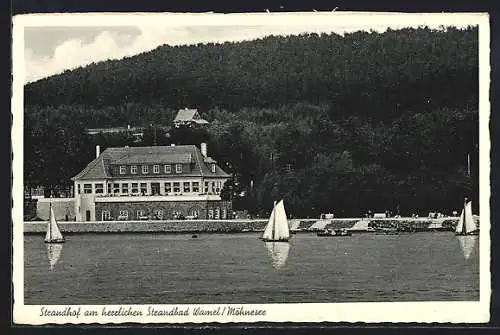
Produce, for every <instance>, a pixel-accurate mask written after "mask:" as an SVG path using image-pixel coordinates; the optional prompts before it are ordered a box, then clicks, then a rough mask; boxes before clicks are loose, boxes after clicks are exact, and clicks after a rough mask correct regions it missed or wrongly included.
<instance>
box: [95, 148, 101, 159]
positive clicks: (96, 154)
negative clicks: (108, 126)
mask: <svg viewBox="0 0 500 335" xmlns="http://www.w3.org/2000/svg"><path fill="white" fill-rule="evenodd" d="M100 154H101V147H100V146H98V145H96V146H95V158H97V157H99V155H100Z"/></svg>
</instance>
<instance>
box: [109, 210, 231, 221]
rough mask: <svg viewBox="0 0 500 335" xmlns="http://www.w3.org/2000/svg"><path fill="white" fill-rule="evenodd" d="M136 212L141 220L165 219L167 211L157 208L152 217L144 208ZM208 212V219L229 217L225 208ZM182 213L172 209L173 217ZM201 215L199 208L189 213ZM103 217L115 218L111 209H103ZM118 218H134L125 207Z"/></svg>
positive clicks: (194, 215)
mask: <svg viewBox="0 0 500 335" xmlns="http://www.w3.org/2000/svg"><path fill="white" fill-rule="evenodd" d="M131 214H132V213H131ZM135 214H136V216H135V218H136V219H139V220H146V219H153V220H163V219H164V218H165V211H164V210H163V209H157V210H155V211H153V213H152V216H151V217H150V216H148V215H147V213H146V211H145V210H142V209H140V210H137V211H136V213H135ZM207 214H208V219H226V218H227V211H226V209H225V208H222V209H219V208H215V209H209V210H208V213H207ZM181 215H182V214H181V213H180V212H178V211H172V217H173V218H179V217H180V216H181ZM199 215H200V213H199V212H198V210H192V211H191V212H190V213H189V216H190V217H189V218H192V219H198V218H199ZM101 219H102V220H103V221H109V220H113V218H112V216H111V211H109V210H104V211H102V213H101ZM117 219H118V220H128V219H132V218H131V217H129V211H128V210H126V209H124V210H120V211H119V215H118V217H117Z"/></svg>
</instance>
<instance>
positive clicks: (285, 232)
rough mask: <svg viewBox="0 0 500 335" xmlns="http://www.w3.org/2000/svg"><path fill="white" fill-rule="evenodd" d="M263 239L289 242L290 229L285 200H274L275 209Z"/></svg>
mask: <svg viewBox="0 0 500 335" xmlns="http://www.w3.org/2000/svg"><path fill="white" fill-rule="evenodd" d="M261 239H262V240H263V241H265V242H288V240H289V239H290V229H289V227H288V219H287V217H286V212H285V206H284V205H283V200H281V201H280V202H278V203H277V204H276V202H274V206H273V211H272V212H271V215H270V217H269V221H268V222H267V226H266V228H265V229H264V234H262V237H261Z"/></svg>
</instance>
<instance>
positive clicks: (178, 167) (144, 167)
mask: <svg viewBox="0 0 500 335" xmlns="http://www.w3.org/2000/svg"><path fill="white" fill-rule="evenodd" d="M137 168H138V166H137V165H131V166H130V173H131V174H137V171H138V169H137ZM163 171H164V172H165V173H172V165H170V164H165V165H163ZM141 172H142V174H148V173H149V165H141ZM126 173H127V166H125V165H121V166H120V174H126ZM153 173H156V174H158V173H160V165H159V164H155V165H153ZM175 173H182V164H175Z"/></svg>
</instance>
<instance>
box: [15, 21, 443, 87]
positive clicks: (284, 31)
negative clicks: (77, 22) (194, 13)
mask: <svg viewBox="0 0 500 335" xmlns="http://www.w3.org/2000/svg"><path fill="white" fill-rule="evenodd" d="M120 22H122V23H123V22H126V20H121V21H120ZM304 22H307V24H303V25H302V24H297V23H296V22H295V23H294V24H288V25H286V24H284V25H276V24H256V25H241V26H239V25H237V24H232V25H222V24H221V25H193V24H190V25H161V24H157V23H156V22H155V24H147V23H144V21H142V22H141V24H137V25H132V24H131V25H126V26H124V25H121V26H118V25H117V26H110V25H101V26H98V25H96V26H92V25H90V26H89V25H88V24H87V25H85V26H83V25H82V26H73V25H72V26H50V25H49V26H27V27H25V28H24V61H25V71H24V72H25V73H24V82H25V83H28V82H32V81H36V80H39V79H42V78H46V77H49V76H52V75H55V74H58V73H61V72H64V71H65V70H71V69H74V68H77V67H80V66H85V65H88V64H91V63H92V62H99V61H104V60H108V59H121V58H123V57H129V56H133V55H137V54H140V53H143V52H146V51H150V50H153V49H155V48H157V47H158V46H161V45H164V44H167V45H172V46H174V45H186V44H197V43H208V42H212V43H223V42H226V41H242V40H252V39H257V38H262V37H265V36H268V35H297V34H301V33H310V32H315V33H332V32H334V33H337V34H344V33H346V32H353V31H359V30H374V31H378V32H383V31H385V30H387V28H389V27H390V28H391V29H400V28H404V27H407V26H418V25H419V24H418V23H417V24H415V23H414V24H407V23H404V22H402V21H401V20H399V22H396V23H394V22H391V23H380V22H379V23H378V24H375V25H374V24H368V23H367V22H364V23H363V22H361V23H360V22H359V20H358V21H356V22H352V23H348V24H345V23H344V24H342V25H339V24H326V25H325V24H315V23H314V22H311V20H309V21H304ZM257 23H258V22H257ZM426 25H427V26H430V27H432V28H439V26H440V25H441V23H440V22H436V23H435V24H426Z"/></svg>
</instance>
